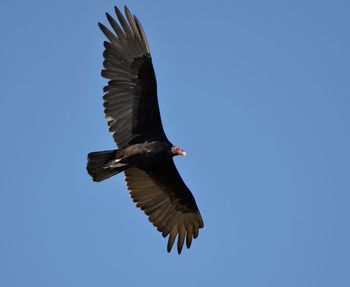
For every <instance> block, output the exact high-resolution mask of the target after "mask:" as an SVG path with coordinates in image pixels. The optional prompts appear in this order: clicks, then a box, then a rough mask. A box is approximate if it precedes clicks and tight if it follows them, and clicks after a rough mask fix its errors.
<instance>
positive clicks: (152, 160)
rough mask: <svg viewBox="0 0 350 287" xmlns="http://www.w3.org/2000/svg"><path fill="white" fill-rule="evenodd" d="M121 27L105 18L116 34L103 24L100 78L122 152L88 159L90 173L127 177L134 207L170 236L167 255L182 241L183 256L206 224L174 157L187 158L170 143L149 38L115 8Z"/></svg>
mask: <svg viewBox="0 0 350 287" xmlns="http://www.w3.org/2000/svg"><path fill="white" fill-rule="evenodd" d="M115 12H116V15H117V17H118V19H119V22H120V24H121V27H120V26H119V24H118V23H117V22H116V21H115V20H114V19H113V18H112V17H111V16H110V15H109V14H107V19H108V21H109V22H110V24H111V26H112V28H113V30H114V32H115V34H114V33H112V32H111V31H110V30H108V29H107V28H106V27H105V26H103V25H102V24H99V26H100V28H101V30H102V31H103V33H104V34H105V35H106V37H107V38H108V40H109V42H105V43H104V46H105V51H104V58H105V61H104V63H103V65H104V67H105V69H104V70H103V71H102V76H103V77H105V78H108V79H109V80H110V81H109V82H108V86H106V87H105V88H104V92H105V95H104V107H105V116H106V119H107V122H108V125H109V130H110V132H112V134H113V138H114V140H115V141H116V143H117V145H118V148H119V149H116V150H107V151H100V152H92V153H89V155H88V165H87V170H88V173H89V174H90V175H91V176H92V178H93V180H94V181H102V180H105V179H107V178H109V177H111V176H113V175H116V174H118V173H120V172H124V173H125V180H126V182H127V186H128V190H129V192H130V195H131V197H132V199H133V200H134V201H135V203H136V206H137V207H140V208H141V209H142V210H143V211H144V212H145V213H146V215H148V218H149V220H150V221H151V222H152V223H153V225H155V226H156V227H157V229H158V230H159V231H160V232H162V235H163V236H164V237H166V236H167V235H169V240H168V248H167V249H168V251H170V250H171V248H172V246H173V243H174V241H175V238H176V237H178V242H177V249H178V252H179V253H181V250H182V246H183V244H184V241H185V239H186V245H187V247H188V248H189V247H190V245H191V242H192V238H196V237H197V236H198V231H199V228H202V227H203V220H202V217H201V215H200V212H199V210H198V208H197V205H196V202H195V199H194V197H193V195H192V193H191V192H190V190H189V189H188V188H187V186H186V185H185V183H184V182H183V180H182V179H181V176H180V174H179V173H178V171H177V169H176V166H175V164H174V162H173V157H174V156H176V155H186V153H185V152H184V151H183V150H182V149H180V148H179V147H176V146H173V145H172V144H171V142H170V141H169V140H168V139H167V137H166V135H165V133H164V130H163V126H162V122H161V118H160V112H159V107H158V101H157V88H156V78H155V73H154V70H153V65H152V60H151V55H150V50H149V47H148V43H147V39H146V35H145V33H144V31H143V28H142V26H141V23H140V22H139V20H138V19H137V18H136V17H135V16H132V15H131V13H130V12H129V10H128V9H127V7H125V14H126V17H127V19H125V18H124V17H123V15H122V14H121V12H120V11H119V10H118V8H115Z"/></svg>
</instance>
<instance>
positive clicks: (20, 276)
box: [0, 0, 350, 287]
mask: <svg viewBox="0 0 350 287" xmlns="http://www.w3.org/2000/svg"><path fill="white" fill-rule="evenodd" d="M116 4H117V5H119V6H120V7H122V6H123V5H124V4H127V5H128V6H129V8H130V9H131V11H132V12H133V13H134V14H136V15H137V16H138V18H139V19H140V20H141V21H142V23H143V26H144V28H145V30H146V33H147V36H148V40H149V43H150V48H151V51H152V55H153V63H154V67H155V70H156V74H157V80H158V91H159V102H160V107H161V114H162V119H163V124H164V126H165V129H166V132H167V135H168V137H169V139H170V140H171V141H172V142H173V143H174V144H176V145H179V146H181V147H183V148H184V149H185V150H186V151H187V152H188V154H189V156H188V157H187V158H182V157H181V158H177V159H176V164H177V166H178V168H179V170H180V172H181V174H182V176H183V178H184V180H185V182H186V183H187V184H188V186H189V187H190V189H191V190H192V192H193V194H194V195H195V197H196V200H197V203H198V206H199V208H200V210H201V213H202V215H203V219H204V222H205V228H204V229H203V230H201V232H200V235H199V238H198V239H197V240H195V241H194V242H193V244H192V247H191V249H190V250H184V252H183V254H182V255H181V256H178V255H177V254H176V253H175V252H173V253H171V254H168V253H167V252H166V241H165V240H164V239H163V238H162V236H161V235H160V234H159V233H158V232H157V231H156V230H155V229H154V228H153V227H152V225H151V224H150V223H149V222H148V220H147V219H146V217H145V216H144V215H143V213H142V212H141V211H140V210H138V209H137V208H136V207H135V206H134V204H133V203H132V201H131V199H130V198H129V195H128V193H127V191H126V188H125V184H124V181H123V177H122V176H118V177H116V178H113V179H110V180H108V181H106V182H102V183H99V184H96V183H93V182H92V181H91V179H90V177H89V176H88V175H87V173H86V171H85V165H86V154H87V153H88V152H90V151H95V150H103V149H111V148H114V143H113V140H112V137H111V136H110V135H109V133H108V130H107V125H106V122H105V120H104V116H103V107H102V87H103V86H104V85H105V83H106V82H105V80H104V79H102V78H101V77H100V70H101V67H102V51H103V46H102V41H103V40H104V37H103V35H102V33H100V31H99V30H98V28H97V22H98V21H102V22H103V23H106V22H107V21H106V20H105V16H104V13H105V12H107V11H108V12H110V13H112V12H113V6H114V5H116ZM349 9H350V4H349V2H348V1H285V0H283V1H277V0H276V1H270V0H267V1H253V0H251V1H184V0H180V1H160V0H157V1H127V2H125V1H80V0H77V1H67V0H62V1H55V2H53V1H39V0H34V1H9V0H5V1H1V3H0V33H1V53H0V63H1V68H0V73H1V75H0V76H1V87H0V89H1V97H0V107H1V113H0V119H1V120H0V125H1V126H0V128H1V131H2V137H1V141H0V146H1V166H0V170H1V173H0V174H1V181H0V228H1V236H0V274H1V276H0V285H1V286H7V287H13V286H21V287H22V286H35V287H41V286H45V287H46V286H50V287H54V286H60V287H61V286H65V287H69V286H85V287H89V286H137V285H139V284H143V286H151V285H153V286H169V287H170V286H178V285H180V284H182V285H183V284H185V285H189V286H240V287H250V286H260V287H262V286H266V287H274V286H276V287H277V286H278V287H280V286H286V287H288V286H298V287H303V286H305V287H310V286H317V287H322V286H337V287H341V286H344V287H345V286H350V275H349V274H350V273H349V269H350V247H349V242H350V231H349V218H350V209H349V202H350V195H349V191H350V176H349V172H350V149H349V147H350V134H349V124H350V113H349V109H350V81H349V76H350V71H349V67H350V54H349V51H350V38H349V27H350V18H349V15H348V14H349V13H348V12H349Z"/></svg>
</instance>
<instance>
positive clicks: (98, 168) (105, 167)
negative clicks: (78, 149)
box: [86, 150, 126, 181]
mask: <svg viewBox="0 0 350 287" xmlns="http://www.w3.org/2000/svg"><path fill="white" fill-rule="evenodd" d="M117 155H118V150H106V151H97V152H91V153H89V154H88V163H87V167H86V169H87V171H88V173H89V174H90V175H91V177H92V179H93V180H94V181H102V180H105V179H107V178H110V177H111V176H113V175H115V174H117V173H120V172H122V171H124V170H125V168H126V167H125V166H115V165H114V166H112V165H111V164H110V162H111V161H112V160H115V159H116V158H117Z"/></svg>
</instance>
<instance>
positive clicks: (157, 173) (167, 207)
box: [125, 159, 204, 254]
mask: <svg viewBox="0 0 350 287" xmlns="http://www.w3.org/2000/svg"><path fill="white" fill-rule="evenodd" d="M125 179H126V182H127V186H128V190H129V193H130V195H131V197H132V199H133V201H134V202H135V203H136V206H137V207H139V208H141V209H142V210H143V211H144V212H145V213H146V215H147V216H148V219H149V221H150V222H152V223H153V225H154V226H156V227H157V230H158V231H160V232H162V235H163V237H166V236H167V235H169V240H168V246H167V250H168V252H170V251H171V249H172V247H173V244H174V241H175V238H176V236H178V241H177V250H178V253H179V254H180V253H181V250H182V247H183V244H184V241H185V238H186V246H187V248H190V246H191V242H192V238H197V236H198V232H199V228H202V227H203V226H204V225H203V220H202V217H201V214H200V212H199V210H198V207H197V204H196V201H195V199H194V197H193V195H192V193H191V192H190V190H189V189H188V188H187V186H186V185H185V183H184V182H183V180H182V178H181V176H180V174H179V172H178V171H177V169H176V166H175V164H174V162H173V160H172V159H171V160H169V161H167V162H165V163H164V164H162V165H161V166H157V167H155V168H152V169H151V170H147V171H143V170H140V169H137V168H129V169H127V170H126V171H125Z"/></svg>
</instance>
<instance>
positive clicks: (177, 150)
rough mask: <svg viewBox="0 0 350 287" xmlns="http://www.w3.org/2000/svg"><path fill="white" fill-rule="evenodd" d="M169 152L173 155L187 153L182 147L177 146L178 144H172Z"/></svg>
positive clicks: (184, 154)
mask: <svg viewBox="0 0 350 287" xmlns="http://www.w3.org/2000/svg"><path fill="white" fill-rule="evenodd" d="M171 153H172V154H173V155H174V156H175V155H183V156H186V155H187V153H186V152H185V151H184V150H183V149H181V148H179V147H178V146H173V147H172V148H171Z"/></svg>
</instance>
